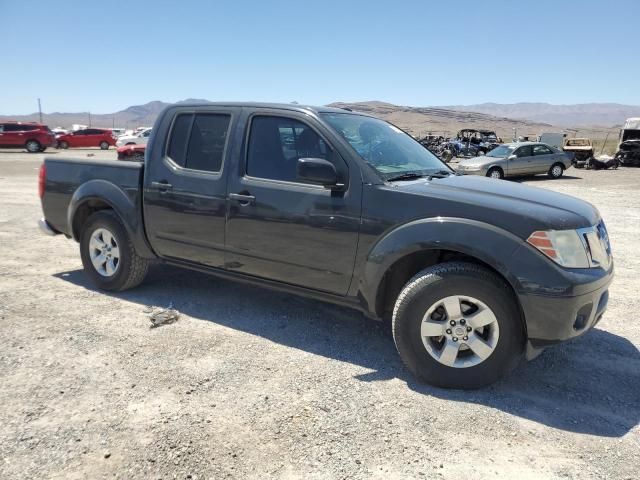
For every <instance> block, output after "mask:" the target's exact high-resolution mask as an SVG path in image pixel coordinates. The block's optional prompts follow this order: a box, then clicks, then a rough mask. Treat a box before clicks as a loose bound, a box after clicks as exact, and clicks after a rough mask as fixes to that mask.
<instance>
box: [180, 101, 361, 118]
mask: <svg viewBox="0 0 640 480" xmlns="http://www.w3.org/2000/svg"><path fill="white" fill-rule="evenodd" d="M206 106H209V107H210V106H218V107H249V108H270V109H274V110H293V111H298V112H300V111H312V112H314V113H345V112H352V110H351V109H348V108H336V107H325V106H313V105H300V104H297V103H268V102H189V103H174V104H173V105H171V106H170V107H169V108H171V107H206ZM353 112H354V113H357V114H359V115H367V116H371V115H369V114H367V113H364V112H357V111H353Z"/></svg>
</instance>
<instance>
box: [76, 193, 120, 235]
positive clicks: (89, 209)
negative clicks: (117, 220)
mask: <svg viewBox="0 0 640 480" xmlns="http://www.w3.org/2000/svg"><path fill="white" fill-rule="evenodd" d="M100 210H113V207H112V206H111V205H109V204H108V203H107V202H105V201H103V200H97V199H94V200H87V201H86V202H84V203H83V204H82V205H80V206H79V207H78V208H77V209H76V211H75V214H74V216H73V223H72V233H73V238H75V239H76V240H79V239H80V233H81V232H82V226H83V225H84V224H85V222H86V221H87V219H88V218H89V217H90V216H91V215H93V214H94V213H95V212H98V211H100Z"/></svg>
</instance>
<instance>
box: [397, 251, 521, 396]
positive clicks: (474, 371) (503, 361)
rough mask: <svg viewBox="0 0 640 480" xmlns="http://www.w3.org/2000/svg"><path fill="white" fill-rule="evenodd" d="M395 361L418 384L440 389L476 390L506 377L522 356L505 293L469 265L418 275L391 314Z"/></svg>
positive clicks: (514, 311)
mask: <svg viewBox="0 0 640 480" xmlns="http://www.w3.org/2000/svg"><path fill="white" fill-rule="evenodd" d="M393 338H394V341H395V343H396V347H397V349H398V352H399V353H400V357H401V358H402V360H403V361H404V363H405V364H406V365H407V367H408V368H409V370H411V372H412V373H413V374H414V375H416V376H417V377H418V378H419V379H420V380H422V381H424V382H426V383H429V384H432V385H435V386H438V387H445V388H462V389H471V388H480V387H484V386H487V385H490V384H492V383H494V382H495V381H497V380H498V379H499V378H501V377H502V376H503V375H505V374H507V373H508V372H510V371H511V370H512V369H513V368H515V367H516V366H517V364H518V363H519V362H520V359H521V357H522V354H523V351H524V331H523V326H522V322H521V318H520V312H519V309H518V308H517V305H516V302H515V300H514V298H513V293H512V291H511V289H510V287H509V286H508V285H507V284H506V283H505V281H504V280H503V279H501V278H500V277H499V276H498V275H496V274H495V273H493V272H491V271H489V270H487V269H485V268H483V267H481V266H478V265H475V264H472V263H466V262H450V263H442V264H439V265H435V266H432V267H429V268H427V269H425V270H422V271H421V272H419V273H418V274H417V275H415V276H414V277H413V278H412V279H411V280H410V281H409V282H408V283H407V284H406V286H405V287H404V288H403V290H402V291H401V292H400V295H399V296H398V299H397V301H396V304H395V307H394V311H393Z"/></svg>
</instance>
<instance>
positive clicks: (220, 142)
mask: <svg viewBox="0 0 640 480" xmlns="http://www.w3.org/2000/svg"><path fill="white" fill-rule="evenodd" d="M230 121H231V116H230V115H222V114H209V113H197V114H196V117H195V119H194V121H193V126H192V127H191V135H190V136H189V146H188V148H187V161H186V165H185V168H189V169H192V170H202V171H205V172H219V171H220V170H221V169H222V157H223V156H224V147H225V145H226V144H227V132H228V131H229V123H230Z"/></svg>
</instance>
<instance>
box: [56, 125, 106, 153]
mask: <svg viewBox="0 0 640 480" xmlns="http://www.w3.org/2000/svg"><path fill="white" fill-rule="evenodd" d="M115 144H116V139H115V138H114V137H113V133H112V132H111V130H107V129H105V128H85V129H84V130H76V131H75V132H71V133H67V134H66V135H60V136H59V137H58V148H64V149H66V148H87V147H100V148H101V149H102V150H107V149H108V148H109V147H113V146H115Z"/></svg>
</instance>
